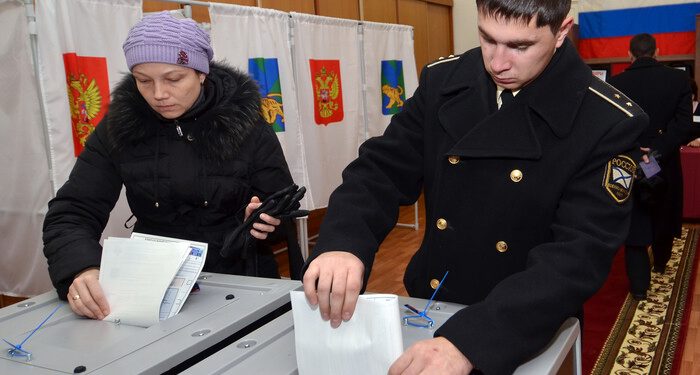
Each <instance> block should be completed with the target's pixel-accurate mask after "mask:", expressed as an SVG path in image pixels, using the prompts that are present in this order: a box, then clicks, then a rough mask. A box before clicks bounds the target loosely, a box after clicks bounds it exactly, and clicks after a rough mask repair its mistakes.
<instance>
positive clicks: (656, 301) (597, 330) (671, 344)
mask: <svg viewBox="0 0 700 375" xmlns="http://www.w3.org/2000/svg"><path fill="white" fill-rule="evenodd" d="M699 236H700V231H699V230H698V229H696V228H684V229H683V234H682V236H681V238H680V239H676V240H675V242H674V246H673V250H672V256H671V259H670V260H669V263H668V264H667V267H666V272H665V273H663V274H659V273H652V283H651V287H650V289H649V292H648V294H649V298H648V299H646V300H644V301H640V302H637V301H635V300H633V299H632V298H631V297H629V296H628V294H627V288H628V282H627V277H626V273H625V268H624V251H620V252H619V253H618V254H617V256H616V258H615V260H614V263H613V268H612V270H611V273H610V276H609V277H608V280H607V282H606V284H605V286H604V287H603V288H602V289H601V290H600V291H599V292H598V293H597V294H596V295H595V296H594V297H593V298H592V299H591V300H590V301H588V302H587V303H586V305H585V306H584V308H585V317H584V319H585V323H584V327H583V349H582V350H583V353H582V357H583V358H582V360H583V371H584V374H594V375H608V374H615V375H618V374H620V375H622V374H625V375H630V374H631V375H644V374H662V375H671V374H676V373H678V364H679V359H680V357H681V356H682V353H683V344H684V341H685V335H686V333H687V325H688V316H689V315H690V312H689V311H686V309H687V308H688V306H689V303H691V301H690V300H689V298H688V297H691V298H690V299H692V295H693V291H692V289H693V288H692V286H693V285H694V283H693V279H694V276H695V266H696V263H697V262H696V257H695V254H696V249H697V247H698V237H699Z"/></svg>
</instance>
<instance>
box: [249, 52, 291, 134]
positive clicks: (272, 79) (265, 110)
mask: <svg viewBox="0 0 700 375" xmlns="http://www.w3.org/2000/svg"><path fill="white" fill-rule="evenodd" d="M248 72H249V73H250V75H251V76H253V78H254V79H255V80H256V81H257V82H258V86H260V96H261V97H262V102H261V105H260V107H261V110H262V115H263V118H264V119H265V122H267V123H268V124H269V125H270V126H272V129H273V130H274V131H275V132H276V133H277V132H283V131H284V101H283V100H282V85H281V82H280V70H279V65H278V64H277V59H275V58H273V59H266V58H264V57H255V58H252V59H248Z"/></svg>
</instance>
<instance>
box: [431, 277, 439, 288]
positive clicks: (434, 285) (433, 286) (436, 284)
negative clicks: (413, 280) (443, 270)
mask: <svg viewBox="0 0 700 375" xmlns="http://www.w3.org/2000/svg"><path fill="white" fill-rule="evenodd" d="M438 285H440V280H438V279H432V280H430V287H431V288H433V289H437V287H438Z"/></svg>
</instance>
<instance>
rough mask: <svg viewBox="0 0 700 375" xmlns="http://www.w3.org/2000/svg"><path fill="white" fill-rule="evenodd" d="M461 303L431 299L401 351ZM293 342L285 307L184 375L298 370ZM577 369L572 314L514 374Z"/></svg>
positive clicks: (420, 303)
mask: <svg viewBox="0 0 700 375" xmlns="http://www.w3.org/2000/svg"><path fill="white" fill-rule="evenodd" d="M427 302H428V301H427V300H424V299H418V298H410V297H399V304H400V312H401V314H407V315H408V314H414V313H413V312H411V311H410V310H408V309H406V308H404V306H403V305H404V304H410V305H412V306H414V307H416V308H417V309H419V310H423V308H424V307H425V304H426V303H427ZM464 307H465V306H463V305H459V304H454V303H445V302H435V303H434V304H433V305H432V306H431V308H430V310H429V312H428V316H430V317H431V318H432V319H433V320H434V322H435V325H434V327H433V328H421V327H414V326H410V325H403V326H402V331H403V332H402V334H403V343H404V349H406V348H408V347H409V346H410V345H411V344H413V343H414V342H416V341H418V340H424V339H429V338H432V337H433V333H434V332H435V329H437V328H438V327H440V326H441V325H442V324H443V323H444V322H445V321H446V320H447V319H448V318H449V317H450V316H452V314H454V313H455V312H457V311H458V310H460V309H462V308H464ZM396 319H401V316H397V317H396ZM329 324H330V323H329ZM294 346H295V344H294V318H293V316H292V312H291V311H289V312H287V313H285V314H284V315H282V316H280V317H279V318H277V319H275V320H273V321H271V322H270V323H268V324H266V325H264V326H262V327H261V328H259V329H258V330H256V331H254V332H252V333H250V334H248V335H246V336H245V337H242V338H241V339H240V340H238V341H236V342H234V343H232V344H231V345H229V346H227V347H225V348H224V349H222V350H220V351H219V352H217V353H214V354H213V355H211V356H209V357H207V358H206V359H204V360H202V361H201V362H199V363H197V364H195V365H194V366H192V367H190V368H188V369H187V370H185V371H184V372H183V373H182V374H188V375H199V374H266V375H267V374H270V375H277V374H280V375H282V374H298V371H297V359H296V351H295V348H294ZM567 356H570V357H569V358H570V360H566V359H567ZM358 360H359V359H358ZM563 364H568V365H570V366H571V367H572V368H571V371H570V372H567V371H565V370H566V369H564V368H562V372H558V371H559V369H560V368H561V366H562V365H563ZM581 371H582V370H581V339H580V328H579V322H578V319H576V318H569V319H567V320H566V321H565V322H564V324H563V325H562V326H561V328H560V329H559V331H558V332H557V334H556V335H555V337H554V338H553V339H552V341H551V342H550V343H549V344H548V345H547V347H546V348H544V349H543V350H542V351H541V352H540V353H539V354H538V355H537V356H536V357H534V358H532V359H531V360H530V361H528V362H526V363H524V364H523V365H521V366H520V367H518V369H517V370H516V371H515V374H517V375H526V374H527V375H545V374H557V373H572V374H577V375H580V374H581ZM302 375H303V374H302Z"/></svg>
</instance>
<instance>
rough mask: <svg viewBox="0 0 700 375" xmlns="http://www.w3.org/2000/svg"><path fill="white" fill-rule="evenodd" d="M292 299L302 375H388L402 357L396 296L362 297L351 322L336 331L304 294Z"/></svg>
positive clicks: (295, 294) (373, 295)
mask: <svg viewBox="0 0 700 375" xmlns="http://www.w3.org/2000/svg"><path fill="white" fill-rule="evenodd" d="M290 296H291V300H292V315H293V316H294V341H295V345H296V355H297V368H298V370H299V374H300V375H316V374H319V375H321V374H323V375H326V374H334V375H345V374H353V375H354V374H367V375H369V374H386V373H387V372H388V370H389V367H390V366H391V364H392V363H394V361H395V360H396V359H397V358H398V357H399V356H400V355H401V353H402V352H403V338H402V336H401V321H400V315H399V298H398V297H397V296H396V295H391V294H367V295H361V296H360V297H359V299H358V301H357V306H356V307H355V313H354V314H353V316H352V318H351V319H350V320H349V321H347V322H343V323H342V324H341V325H340V327H338V328H331V325H330V322H328V321H324V320H323V319H321V313H320V311H319V309H318V307H317V306H311V305H310V304H309V303H308V301H307V300H306V297H305V296H304V292H302V291H291V292H290Z"/></svg>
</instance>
